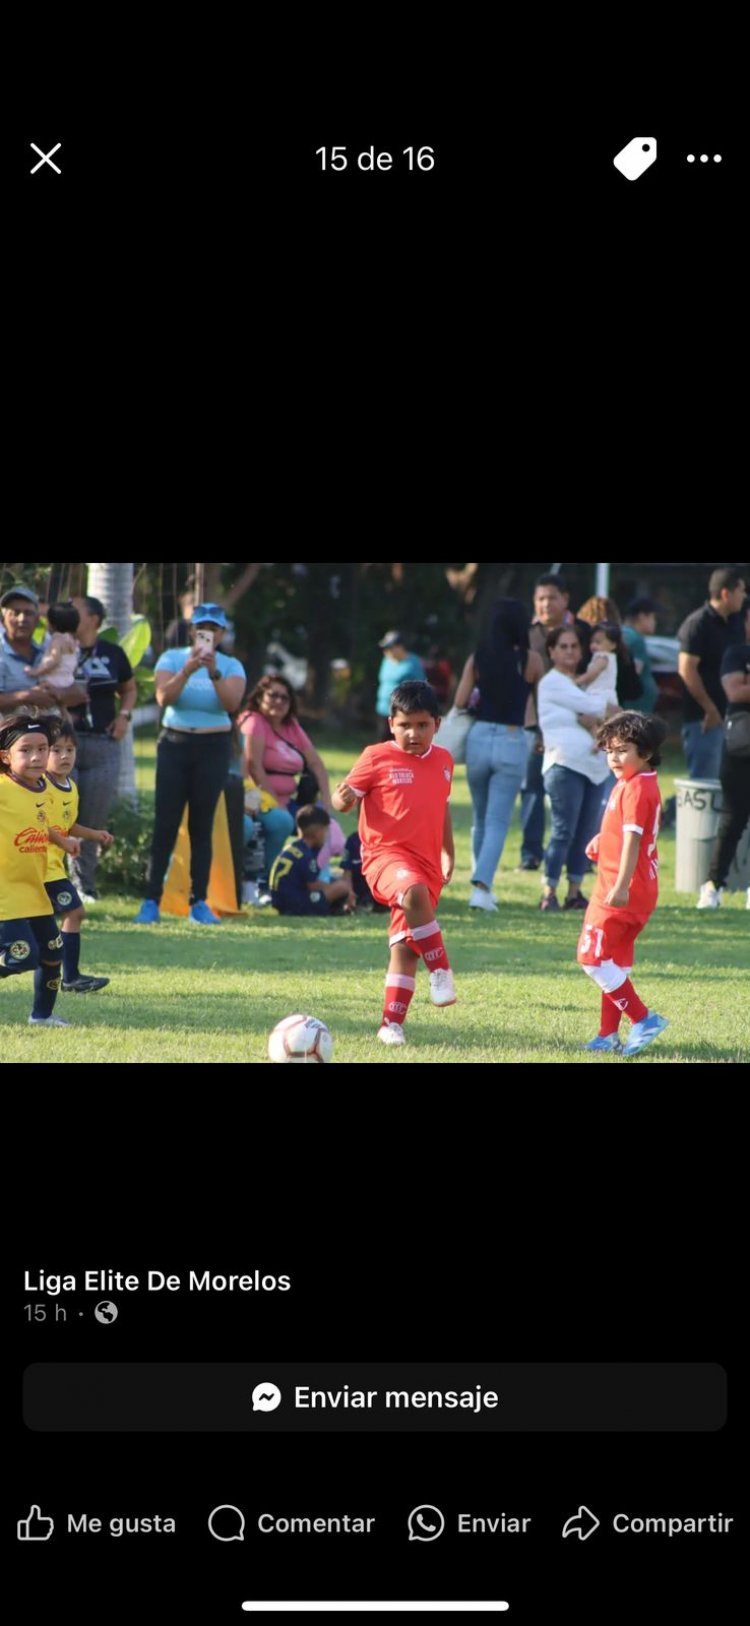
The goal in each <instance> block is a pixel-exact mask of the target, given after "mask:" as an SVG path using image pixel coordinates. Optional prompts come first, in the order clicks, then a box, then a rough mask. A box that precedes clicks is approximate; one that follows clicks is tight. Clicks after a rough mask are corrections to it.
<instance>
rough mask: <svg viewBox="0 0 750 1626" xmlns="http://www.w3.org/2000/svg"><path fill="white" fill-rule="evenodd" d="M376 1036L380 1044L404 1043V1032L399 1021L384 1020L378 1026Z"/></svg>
mask: <svg viewBox="0 0 750 1626" xmlns="http://www.w3.org/2000/svg"><path fill="white" fill-rule="evenodd" d="M378 1038H379V1040H380V1043H381V1044H406V1034H405V1033H404V1030H403V1028H402V1026H401V1023H400V1022H384V1023H383V1026H382V1028H378Z"/></svg>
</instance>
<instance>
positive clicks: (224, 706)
mask: <svg viewBox="0 0 750 1626" xmlns="http://www.w3.org/2000/svg"><path fill="white" fill-rule="evenodd" d="M226 627H227V618H226V616H225V614H224V611H223V610H222V608H221V605H220V604H197V605H196V607H195V609H194V610H193V615H192V620H191V623H190V644H189V646H188V647H187V648H186V649H165V651H164V654H163V655H160V656H159V659H158V661H157V663H156V669H155V670H156V698H157V700H158V702H159V705H160V706H164V707H165V708H166V709H165V712H164V718H163V725H164V726H163V729H162V733H161V735H160V737H159V744H158V747H157V753H156V807H155V813H154V837H153V842H152V846H151V863H150V866H149V873H148V885H147V888H146V898H145V902H144V903H143V904H142V905H141V909H140V912H139V913H138V914H137V915H136V917H135V918H136V921H137V922H138V924H139V925H140V926H154V925H156V924H157V923H158V921H159V919H160V914H159V902H160V899H161V895H162V890H163V887H164V877H165V875H166V873H167V867H168V864H169V860H170V858H171V856H172V851H173V848H174V844H175V841H176V840H177V833H178V831H179V828H180V824H181V823H182V815H183V813H184V811H185V807H186V805H187V809H188V828H189V831H190V882H191V887H190V919H191V920H192V921H194V922H195V923H196V925H199V926H208V925H218V924H219V917H218V915H215V914H213V912H212V911H211V909H209V907H208V904H207V902H206V893H207V891H208V877H209V873H210V870H211V835H212V831H213V823H214V814H215V812H216V805H217V803H218V800H219V797H220V795H221V793H222V791H223V789H224V786H225V784H226V780H227V774H228V772H229V760H230V751H231V737H232V719H231V714H232V713H233V712H236V711H238V710H239V706H240V702H241V700H242V696H243V694H244V692H245V681H246V680H245V668H244V667H243V665H242V663H241V662H240V661H237V660H235V659H234V657H233V656H232V655H223V654H221V652H220V651H219V649H218V648H217V645H218V643H219V641H220V639H221V635H222V632H224V631H225V630H226Z"/></svg>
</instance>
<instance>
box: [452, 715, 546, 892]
mask: <svg viewBox="0 0 750 1626" xmlns="http://www.w3.org/2000/svg"><path fill="white" fill-rule="evenodd" d="M540 760H541V758H540ZM525 766H526V735H525V734H524V731H523V729H522V728H510V727H508V726H507V724H505V723H483V722H476V723H475V724H474V727H473V728H472V730H471V733H470V735H469V738H468V740H467V743H466V777H467V779H468V781H469V790H470V791H471V800H472V804H473V807H474V824H473V827H472V831H471V845H472V852H473V854H474V873H473V875H472V881H474V882H476V881H481V882H482V883H483V885H484V886H486V887H491V886H492V882H493V879H494V875H495V870H496V869H497V866H498V864H499V862H500V856H501V854H502V850H503V847H504V846H505V837H506V836H507V834H508V825H509V824H510V821H511V817H512V814H513V804H514V802H515V799H516V797H517V795H518V792H519V790H520V788H521V781H522V779H523V775H524V768H525Z"/></svg>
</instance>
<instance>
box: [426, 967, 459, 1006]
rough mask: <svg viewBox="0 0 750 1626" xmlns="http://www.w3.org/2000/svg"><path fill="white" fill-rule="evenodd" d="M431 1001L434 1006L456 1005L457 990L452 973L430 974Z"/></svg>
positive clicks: (437, 972)
mask: <svg viewBox="0 0 750 1626" xmlns="http://www.w3.org/2000/svg"><path fill="white" fill-rule="evenodd" d="M430 999H431V1000H432V1003H433V1005H455V1003H456V988H455V984H454V981H453V972H452V971H431V972H430Z"/></svg>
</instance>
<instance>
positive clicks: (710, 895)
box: [695, 881, 722, 909]
mask: <svg viewBox="0 0 750 1626" xmlns="http://www.w3.org/2000/svg"><path fill="white" fill-rule="evenodd" d="M721 893H722V888H721V887H720V888H719V890H718V892H717V890H716V887H715V886H714V883H713V881H704V882H703V885H702V887H701V895H700V897H699V899H698V902H697V903H696V905H695V907H696V909H718V908H719V906H720V904H721Z"/></svg>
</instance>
